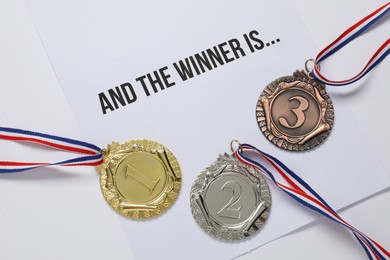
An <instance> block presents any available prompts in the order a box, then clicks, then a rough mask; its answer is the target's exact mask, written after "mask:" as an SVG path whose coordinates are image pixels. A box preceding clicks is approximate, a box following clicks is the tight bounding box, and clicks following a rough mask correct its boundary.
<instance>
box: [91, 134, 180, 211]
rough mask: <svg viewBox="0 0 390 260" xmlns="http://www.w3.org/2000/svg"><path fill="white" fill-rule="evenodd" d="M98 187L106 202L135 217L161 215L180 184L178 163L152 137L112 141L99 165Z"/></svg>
mask: <svg viewBox="0 0 390 260" xmlns="http://www.w3.org/2000/svg"><path fill="white" fill-rule="evenodd" d="M99 171H100V173H101V175H100V186H101V189H102V192H103V195H104V197H105V198H106V200H107V202H108V204H110V206H111V207H112V208H113V209H114V210H115V211H117V212H118V213H120V214H122V215H124V216H126V217H129V218H134V219H142V218H151V217H154V216H157V215H159V214H161V213H162V212H163V211H164V210H166V209H167V208H169V207H170V206H171V205H172V203H173V202H174V201H175V199H176V197H177V195H178V193H179V190H180V186H181V171H180V166H179V164H178V162H177V160H176V158H175V156H174V155H173V154H172V152H171V151H169V150H168V149H167V148H166V147H164V146H163V145H161V144H159V143H157V142H154V141H151V140H133V141H129V142H126V143H123V144H119V143H112V144H111V145H109V146H108V148H107V150H106V151H104V162H103V164H102V165H101V166H99Z"/></svg>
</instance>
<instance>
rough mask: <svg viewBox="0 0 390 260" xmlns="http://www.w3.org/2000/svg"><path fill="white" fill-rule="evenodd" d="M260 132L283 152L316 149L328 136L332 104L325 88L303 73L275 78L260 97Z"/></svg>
mask: <svg viewBox="0 0 390 260" xmlns="http://www.w3.org/2000/svg"><path fill="white" fill-rule="evenodd" d="M256 117H257V122H258V125H259V127H260V130H261V131H262V132H263V134H264V135H265V136H266V137H267V139H268V140H270V141H271V142H272V143H273V144H275V145H277V146H278V147H281V148H283V149H286V150H292V151H301V150H307V149H311V148H314V147H316V146H317V145H319V144H320V143H322V142H323V141H324V140H325V139H326V137H327V136H328V135H329V133H330V131H331V129H332V126H333V121H334V111H333V104H332V101H331V100H330V97H329V95H328V94H327V93H326V90H325V86H324V85H323V84H320V83H318V82H316V81H315V80H313V79H312V78H310V77H309V76H308V75H307V74H306V73H305V72H303V71H296V72H295V73H294V74H293V75H292V76H285V77H281V78H278V79H276V80H274V81H273V82H271V83H270V84H269V85H268V86H267V87H266V88H265V89H264V91H263V92H262V93H261V95H260V97H259V99H258V102H257V107H256Z"/></svg>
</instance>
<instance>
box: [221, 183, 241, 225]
mask: <svg viewBox="0 0 390 260" xmlns="http://www.w3.org/2000/svg"><path fill="white" fill-rule="evenodd" d="M224 189H230V190H231V191H233V196H232V197H231V198H230V200H229V202H228V203H227V204H226V205H225V206H224V207H223V208H222V209H221V210H220V211H218V213H217V214H218V215H219V216H221V217H224V218H232V219H239V218H240V217H241V209H242V206H240V207H238V208H233V206H234V205H235V204H237V201H238V200H239V199H240V198H241V193H242V188H241V186H240V184H238V183H237V182H235V181H228V182H226V183H225V184H224V185H223V186H222V187H221V191H223V190H224Z"/></svg>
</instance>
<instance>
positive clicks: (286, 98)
mask: <svg viewBox="0 0 390 260" xmlns="http://www.w3.org/2000/svg"><path fill="white" fill-rule="evenodd" d="M270 111H271V120H272V122H273V124H274V126H275V127H276V128H277V129H278V130H279V131H280V132H282V133H284V134H285V135H287V136H291V137H300V136H305V135H307V134H309V133H310V132H312V131H313V130H314V129H315V128H316V127H317V126H318V124H319V121H320V119H321V109H320V106H319V104H318V102H317V101H316V99H315V98H314V97H313V96H312V95H311V94H310V93H309V92H307V91H305V90H303V89H298V88H291V89H287V90H284V91H282V92H280V93H279V94H278V95H277V96H276V97H275V98H274V99H273V101H272V102H271V104H270Z"/></svg>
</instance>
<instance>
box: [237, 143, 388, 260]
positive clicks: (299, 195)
mask: <svg viewBox="0 0 390 260" xmlns="http://www.w3.org/2000/svg"><path fill="white" fill-rule="evenodd" d="M245 154H248V155H249V154H250V155H253V156H254V157H253V156H251V158H249V157H248V156H247V155H245ZM235 156H236V158H237V159H238V160H239V161H241V162H242V163H244V164H246V165H249V166H252V167H254V168H256V169H258V170H259V171H260V172H262V173H264V174H265V175H266V176H268V177H269V178H270V179H271V180H272V181H273V182H274V183H275V184H276V185H277V186H278V187H279V188H280V189H282V190H283V191H284V192H285V193H287V194H288V195H289V196H291V197H292V198H294V199H295V200H297V201H298V202H300V203H301V204H303V205H304V206H306V207H308V208H310V209H312V210H314V211H316V212H318V213H320V214H322V215H324V216H325V217H327V218H329V219H331V220H333V221H335V222H336V223H338V224H340V225H342V226H344V227H345V228H347V229H349V230H350V231H352V233H353V234H354V236H355V237H356V239H357V240H358V242H359V243H360V245H361V246H362V247H363V249H364V250H365V252H366V254H367V256H368V258H369V259H390V253H389V252H388V251H386V249H384V248H383V247H382V246H380V245H379V244H378V243H377V242H375V241H374V240H373V239H371V238H370V237H368V236H367V235H365V234H364V233H363V232H361V231H359V230H358V229H356V228H354V227H353V226H351V225H350V224H348V223H347V222H346V221H345V220H343V219H342V218H341V217H340V216H339V215H338V214H337V213H336V212H335V211H334V210H333V209H332V208H331V207H330V206H329V205H328V204H327V203H326V201H325V200H324V199H322V198H321V197H320V195H318V194H317V193H316V192H315V191H314V190H313V189H312V188H311V187H310V186H309V185H308V184H307V183H306V182H305V181H304V180H302V179H301V178H300V177H299V176H298V175H296V174H295V173H294V172H293V171H291V170H290V169H289V168H288V167H287V166H286V165H284V164H283V163H282V162H281V161H279V160H278V159H276V158H275V157H272V156H271V155H269V154H266V153H264V152H262V151H260V150H259V149H257V148H256V147H254V146H252V145H249V144H242V145H240V146H239V148H238V149H237V150H236V151H235ZM262 158H264V159H265V163H268V164H269V166H271V167H270V169H271V170H269V169H267V167H265V166H264V165H263V164H261V163H260V162H259V160H260V159H262ZM271 171H272V172H274V174H273V173H271Z"/></svg>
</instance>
